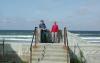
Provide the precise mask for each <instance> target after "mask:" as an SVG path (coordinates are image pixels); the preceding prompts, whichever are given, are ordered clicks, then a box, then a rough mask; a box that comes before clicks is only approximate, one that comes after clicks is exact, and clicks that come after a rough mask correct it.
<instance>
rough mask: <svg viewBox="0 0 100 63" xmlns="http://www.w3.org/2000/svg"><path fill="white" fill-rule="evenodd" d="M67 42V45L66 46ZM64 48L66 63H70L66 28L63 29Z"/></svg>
mask: <svg viewBox="0 0 100 63" xmlns="http://www.w3.org/2000/svg"><path fill="white" fill-rule="evenodd" d="M66 42H67V44H66ZM64 46H65V47H66V48H67V63H70V56H69V54H70V50H69V44H68V34H67V28H66V27H64Z"/></svg>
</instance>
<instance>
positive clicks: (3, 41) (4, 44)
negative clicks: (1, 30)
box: [3, 39, 5, 61]
mask: <svg viewBox="0 0 100 63" xmlns="http://www.w3.org/2000/svg"><path fill="white" fill-rule="evenodd" d="M4 42H5V39H3V61H4V59H5V55H4V53H5V51H4V49H5V48H4V46H5V44H4Z"/></svg>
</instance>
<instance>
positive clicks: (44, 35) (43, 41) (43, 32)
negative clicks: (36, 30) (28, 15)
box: [41, 30, 47, 43]
mask: <svg viewBox="0 0 100 63" xmlns="http://www.w3.org/2000/svg"><path fill="white" fill-rule="evenodd" d="M46 40H47V39H46V30H41V43H47V41H46Z"/></svg>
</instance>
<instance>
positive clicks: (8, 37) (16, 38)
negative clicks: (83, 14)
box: [0, 30, 100, 43]
mask: <svg viewBox="0 0 100 63" xmlns="http://www.w3.org/2000/svg"><path fill="white" fill-rule="evenodd" d="M70 32H71V33H74V34H75V35H77V36H79V37H81V38H82V39H84V40H86V41H87V42H90V43H100V31H70ZM3 39H4V40H5V42H18V43H22V42H25V43H30V42H31V41H32V30H0V43H2V41H3Z"/></svg>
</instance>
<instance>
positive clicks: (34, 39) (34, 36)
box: [30, 27, 37, 63]
mask: <svg viewBox="0 0 100 63" xmlns="http://www.w3.org/2000/svg"><path fill="white" fill-rule="evenodd" d="M36 32H37V27H35V29H34V31H33V37H32V42H31V45H30V63H32V45H33V42H35V45H34V46H35V47H36Z"/></svg>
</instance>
